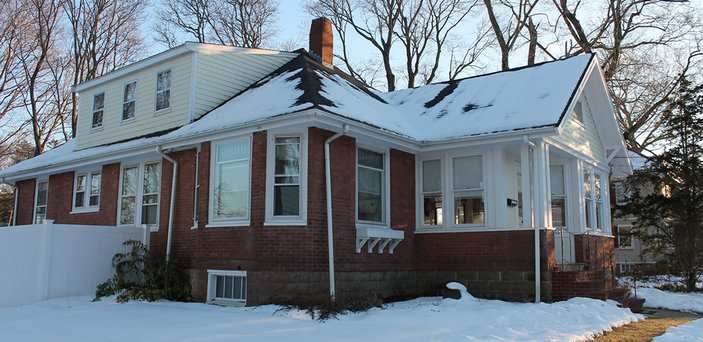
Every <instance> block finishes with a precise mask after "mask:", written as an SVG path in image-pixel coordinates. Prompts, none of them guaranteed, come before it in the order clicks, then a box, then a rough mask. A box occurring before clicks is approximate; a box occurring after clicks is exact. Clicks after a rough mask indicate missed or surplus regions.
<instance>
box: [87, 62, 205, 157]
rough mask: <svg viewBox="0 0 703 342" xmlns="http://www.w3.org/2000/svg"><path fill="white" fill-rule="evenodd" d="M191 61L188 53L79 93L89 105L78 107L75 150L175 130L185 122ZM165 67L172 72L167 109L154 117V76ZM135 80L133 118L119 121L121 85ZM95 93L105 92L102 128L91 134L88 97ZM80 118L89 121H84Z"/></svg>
mask: <svg viewBox="0 0 703 342" xmlns="http://www.w3.org/2000/svg"><path fill="white" fill-rule="evenodd" d="M191 61H192V57H191V54H184V55H182V56H178V57H176V58H173V59H170V60H167V61H164V62H163V63H159V64H156V65H154V66H152V67H149V68H146V69H143V70H140V71H138V72H136V73H133V74H129V75H125V76H124V77H121V78H117V79H114V80H111V81H109V82H105V83H102V84H99V85H96V86H95V87H93V88H88V89H85V90H83V91H81V95H83V94H88V96H89V99H88V100H89V101H90V102H91V103H88V104H87V105H80V106H79V120H78V136H79V137H80V138H79V139H78V144H77V146H76V148H77V149H84V148H87V147H93V146H98V145H104V144H109V143H113V142H117V141H122V140H125V139H129V138H134V137H138V136H143V135H146V134H149V133H154V132H159V131H163V130H167V129H170V128H174V127H179V126H182V125H184V124H186V123H188V122H189V109H190V106H189V99H190V84H191V82H190V77H191ZM166 68H171V70H172V71H171V72H172V73H171V77H172V78H171V109H170V111H168V112H167V113H164V114H162V115H156V116H155V115H154V108H155V103H154V98H155V96H156V94H155V93H156V74H157V72H158V71H161V70H164V69H166ZM135 81H136V82H137V89H136V104H135V112H134V119H130V120H127V121H123V120H122V114H123V105H124V103H125V102H124V88H125V84H126V83H127V82H135ZM98 90H99V91H104V92H105V108H104V111H103V127H102V129H101V130H100V132H95V133H92V132H91V120H90V118H92V110H93V106H92V100H93V99H92V94H93V93H94V92H96V91H98ZM80 100H81V101H84V100H85V99H84V98H83V97H81V98H80ZM84 118H89V119H87V120H85V119H84Z"/></svg>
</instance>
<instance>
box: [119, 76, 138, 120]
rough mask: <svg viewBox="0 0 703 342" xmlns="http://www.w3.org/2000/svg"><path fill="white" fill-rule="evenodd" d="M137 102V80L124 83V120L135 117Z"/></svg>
mask: <svg viewBox="0 0 703 342" xmlns="http://www.w3.org/2000/svg"><path fill="white" fill-rule="evenodd" d="M136 102H137V81H134V82H130V83H127V84H125V85H124V96H123V97H122V121H125V120H130V119H134V111H135V109H136Z"/></svg>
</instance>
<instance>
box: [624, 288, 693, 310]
mask: <svg viewBox="0 0 703 342" xmlns="http://www.w3.org/2000/svg"><path fill="white" fill-rule="evenodd" d="M637 297H639V298H644V299H645V302H644V306H645V307H649V308H663V309H669V310H677V311H695V312H701V313H703V293H685V292H667V291H662V290H658V289H654V288H638V289H637Z"/></svg>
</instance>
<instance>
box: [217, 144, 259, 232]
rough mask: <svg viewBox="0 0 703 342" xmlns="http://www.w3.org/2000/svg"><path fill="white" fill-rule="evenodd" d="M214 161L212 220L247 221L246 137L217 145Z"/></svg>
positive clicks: (247, 174) (247, 176)
mask: <svg viewBox="0 0 703 342" xmlns="http://www.w3.org/2000/svg"><path fill="white" fill-rule="evenodd" d="M214 150H215V158H213V172H214V176H213V178H212V179H213V180H214V181H213V182H212V188H211V193H212V194H213V198H212V201H211V202H212V208H211V212H210V218H211V220H212V221H232V220H246V219H248V218H249V183H250V177H249V170H250V169H251V167H250V164H249V155H250V144H249V138H246V139H239V140H234V141H228V142H223V143H218V144H216V145H215V149H214Z"/></svg>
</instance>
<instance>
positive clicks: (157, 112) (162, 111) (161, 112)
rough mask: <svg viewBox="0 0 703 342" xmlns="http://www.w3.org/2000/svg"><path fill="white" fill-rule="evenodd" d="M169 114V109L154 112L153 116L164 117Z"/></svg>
mask: <svg viewBox="0 0 703 342" xmlns="http://www.w3.org/2000/svg"><path fill="white" fill-rule="evenodd" d="M170 112H171V107H168V108H164V109H159V110H156V111H154V116H159V115H164V114H168V113H170Z"/></svg>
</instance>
